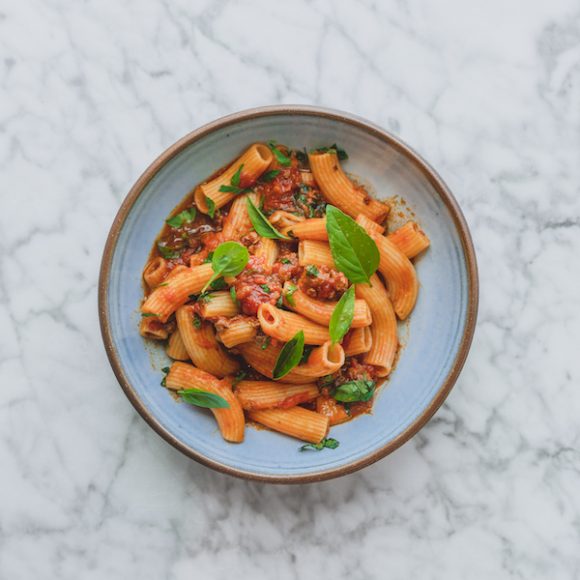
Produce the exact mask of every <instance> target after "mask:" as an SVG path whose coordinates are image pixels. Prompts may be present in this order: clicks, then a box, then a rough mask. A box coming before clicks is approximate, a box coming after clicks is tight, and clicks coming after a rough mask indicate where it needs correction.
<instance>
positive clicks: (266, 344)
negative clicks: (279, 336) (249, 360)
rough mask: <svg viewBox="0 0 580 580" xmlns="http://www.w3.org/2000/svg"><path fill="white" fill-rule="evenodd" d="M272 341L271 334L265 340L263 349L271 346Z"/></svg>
mask: <svg viewBox="0 0 580 580" xmlns="http://www.w3.org/2000/svg"><path fill="white" fill-rule="evenodd" d="M271 342H272V338H271V337H270V336H267V337H266V340H264V342H263V343H262V346H261V347H260V348H261V349H262V350H266V349H267V348H268V347H269V346H270V343H271Z"/></svg>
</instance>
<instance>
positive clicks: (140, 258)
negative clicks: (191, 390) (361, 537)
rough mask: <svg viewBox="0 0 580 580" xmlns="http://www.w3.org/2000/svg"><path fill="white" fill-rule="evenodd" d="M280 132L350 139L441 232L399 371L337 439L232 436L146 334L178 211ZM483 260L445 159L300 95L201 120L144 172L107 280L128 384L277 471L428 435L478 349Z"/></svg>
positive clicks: (300, 471) (196, 434)
mask: <svg viewBox="0 0 580 580" xmlns="http://www.w3.org/2000/svg"><path fill="white" fill-rule="evenodd" d="M270 139H274V140H276V141H278V142H279V143H284V144H286V145H289V146H291V147H303V146H306V147H307V148H313V147H317V146H321V145H328V144H332V143H338V144H340V145H341V146H342V147H343V148H344V149H346V151H347V152H348V153H349V155H350V159H349V160H348V162H347V165H346V169H347V170H348V171H349V172H351V173H353V174H355V175H360V176H364V178H365V181H366V182H369V183H371V184H372V186H373V189H374V193H375V194H376V195H377V197H379V198H385V199H386V198H390V197H392V196H393V195H400V196H402V197H404V199H405V200H406V201H407V202H408V204H409V206H410V207H411V208H412V209H413V211H414V212H415V214H416V219H417V221H418V222H419V223H420V225H421V226H422V227H423V229H424V230H425V231H426V232H427V234H428V235H429V237H430V239H431V248H430V249H429V250H428V251H427V252H426V253H425V254H424V255H423V256H421V257H420V258H419V259H418V260H417V263H416V268H417V274H418V277H419V280H420V291H419V298H418V301H417V304H416V307H415V309H414V311H413V313H412V315H411V317H410V321H409V322H408V324H407V326H406V328H403V329H402V336H403V339H404V343H405V344H404V348H403V349H402V351H401V354H400V359H399V361H398V364H397V366H396V369H395V371H394V372H393V373H392V375H391V377H390V379H389V381H388V382H387V383H386V384H385V385H384V387H383V388H382V389H381V391H380V393H379V395H378V396H377V398H376V401H375V404H374V409H373V413H372V414H369V415H364V416H361V417H358V418H356V419H355V420H353V421H351V422H349V423H346V424H344V425H338V426H335V427H333V428H332V437H334V438H336V439H338V440H339V441H340V447H338V448H337V449H335V450H329V449H325V450H323V451H321V452H316V451H308V452H299V447H300V442H298V441H296V440H294V439H291V438H289V437H286V436H283V435H280V434H277V433H273V432H270V431H266V430H256V429H254V428H251V427H250V428H248V429H247V430H246V439H245V442H244V443H243V444H241V445H233V444H229V443H226V442H225V441H223V439H222V438H221V436H220V434H219V431H218V430H217V427H216V424H215V421H214V419H213V417H212V416H211V414H210V413H208V412H207V411H205V410H202V409H198V408H195V407H191V406H189V405H185V404H178V403H176V401H175V400H174V399H173V398H172V397H171V396H170V394H169V393H168V391H167V390H166V389H164V388H162V387H160V385H159V381H160V379H161V376H162V374H161V371H160V369H161V368H162V367H164V366H166V364H167V362H168V361H167V359H165V355H164V353H163V350H162V349H161V348H158V349H157V348H156V347H155V346H152V345H151V344H150V343H146V342H145V341H144V340H143V339H142V338H141V336H140V335H139V333H138V325H139V321H140V315H139V311H138V307H139V304H140V300H141V298H142V287H141V271H142V268H143V265H144V264H145V262H146V260H147V256H148V254H149V251H150V249H151V246H152V244H153V242H154V240H155V238H156V236H157V234H158V232H159V231H160V229H161V225H162V223H163V220H164V219H165V217H166V216H167V215H168V214H169V213H170V212H171V210H172V209H173V208H174V206H176V205H177V204H178V202H180V201H181V200H182V198H183V197H184V196H185V195H187V194H188V193H189V192H190V191H191V190H192V188H193V187H194V186H195V185H196V184H197V183H199V182H200V181H202V180H203V179H204V178H206V177H207V176H208V175H210V174H212V173H213V172H214V171H215V170H216V169H217V168H219V167H221V166H223V165H225V164H226V163H227V162H229V161H230V160H231V159H234V158H235V157H236V155H238V154H239V153H240V151H242V150H243V149H244V148H245V147H246V146H247V145H248V144H250V143H253V142H256V141H267V140H270ZM477 301H478V286H477V269H476V261H475V255H474V250H473V245H472V242H471V239H470V235H469V231H468V228H467V225H466V223H465V220H464V218H463V215H462V213H461V211H460V209H459V207H458V205H457V202H456V201H455V199H454V198H453V196H452V195H451V193H450V191H449V189H448V188H447V186H446V185H445V184H444V183H443V181H442V180H441V178H440V177H439V176H438V175H437V174H436V173H435V171H434V170H433V169H432V168H431V167H430V166H429V165H427V163H426V162H425V161H423V160H422V159H421V158H420V157H419V156H418V155H417V154H416V153H415V152H414V151H412V150H411V149H410V148H409V147H408V146H407V145H405V144H404V143H402V142H401V141H400V140H399V139H398V138H396V137H394V136H393V135H391V134H389V133H388V132H386V131H385V130H383V129H381V128H379V127H377V126H375V125H373V124H371V123H369V122H367V121H364V120H362V119H360V118H357V117H354V116H351V115H349V114H346V113H341V112H337V111H331V110H325V109H320V108H313V107H301V106H279V107H278V106H276V107H266V108H261V109H253V110H249V111H243V112H241V113H236V114H234V115H230V116H228V117H224V118H222V119H219V120H217V121H215V122H213V123H210V124H209V125H206V126H205V127H202V128H201V129H198V130H196V131H193V132H192V133H190V134H189V135H187V136H185V137H184V138H183V139H181V140H180V141H178V142H177V143H175V145H172V146H171V147H170V148H169V149H167V151H165V152H164V153H162V154H161V155H160V156H159V157H158V158H157V159H156V160H155V161H154V162H153V163H152V164H151V165H150V166H149V168H148V169H147V170H146V171H145V173H144V174H143V175H142V176H141V177H140V178H139V180H138V181H137V183H136V184H135V185H134V186H133V188H132V189H131V191H130V192H129V194H128V196H127V198H126V199H125V201H124V203H123V205H122V206H121V209H120V210H119V213H118V215H117V217H116V218H115V221H114V223H113V226H112V228H111V231H110V234H109V237H108V240H107V244H106V248H105V251H104V256H103V262H102V267H101V276H100V283H99V310H100V312H99V313H100V320H101V328H102V333H103V339H104V342H105V347H106V350H107V354H108V356H109V359H110V362H111V365H112V367H113V370H114V371H115V374H116V376H117V378H118V380H119V383H120V384H121V387H122V388H123V390H124V391H125V393H126V395H127V397H128V398H129V400H130V401H131V403H132V404H133V405H134V407H135V408H136V409H137V411H138V412H139V413H140V414H141V415H142V417H143V418H144V419H145V420H146V421H147V423H148V424H149V425H150V426H151V427H152V428H153V429H155V431H157V433H159V434H160V435H161V436H162V437H163V438H164V439H166V440H167V441H168V442H169V443H171V444H172V445H173V446H174V447H176V448H177V449H179V450H180V451H182V452H183V453H184V454H186V455H188V456H189V457H191V458H193V459H195V460H197V461H199V462H201V463H203V464H204V465H207V466H209V467H212V468H214V469H217V470H219V471H222V472H225V473H228V474H231V475H236V476H240V477H245V478H248V479H256V480H262V481H270V482H283V483H291V482H309V481H319V480H323V479H328V478H331V477H336V476H340V475H344V474H346V473H350V472H353V471H355V470H357V469H361V468H362V467H365V466H367V465H369V464H371V463H373V462H375V461H377V460H378V459H380V458H382V457H384V456H386V455H388V454H389V453H391V452H392V451H393V450H395V449H396V448H397V447H399V446H400V445H402V444H403V443H404V442H405V441H407V440H409V439H410V438H411V437H412V436H413V435H415V434H416V433H417V432H418V431H419V429H421V427H423V425H425V423H426V422H427V421H428V420H429V418H430V417H431V416H432V415H433V414H434V413H435V411H436V410H437V409H438V408H439V406H440V405H441V404H442V403H443V401H444V400H445V397H446V396H447V395H448V394H449V391H450V390H451V388H452V387H453V384H454V383H455V381H456V379H457V376H458V374H459V372H460V370H461V367H462V366H463V363H464V361H465V358H466V355H467V352H468V349H469V346H470V343H471V339H472V335H473V331H474V326H475V319H476V313H477Z"/></svg>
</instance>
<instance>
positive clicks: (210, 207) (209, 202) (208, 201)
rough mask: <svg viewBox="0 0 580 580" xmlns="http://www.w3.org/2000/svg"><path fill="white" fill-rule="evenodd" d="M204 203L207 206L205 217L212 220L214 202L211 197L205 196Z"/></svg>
mask: <svg viewBox="0 0 580 580" xmlns="http://www.w3.org/2000/svg"><path fill="white" fill-rule="evenodd" d="M205 203H206V204H207V215H209V217H210V218H211V219H213V218H214V216H215V202H214V200H213V199H212V198H211V197H207V196H206V197H205Z"/></svg>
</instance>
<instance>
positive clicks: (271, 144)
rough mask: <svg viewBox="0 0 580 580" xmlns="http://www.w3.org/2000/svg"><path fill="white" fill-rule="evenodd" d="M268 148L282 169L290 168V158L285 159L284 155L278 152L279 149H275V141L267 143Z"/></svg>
mask: <svg viewBox="0 0 580 580" xmlns="http://www.w3.org/2000/svg"><path fill="white" fill-rule="evenodd" d="M268 147H269V148H270V151H272V153H273V154H274V157H275V158H276V161H277V162H278V163H279V164H280V165H283V166H284V167H289V166H290V163H291V160H290V157H286V155H284V153H282V151H280V149H278V147H276V141H268Z"/></svg>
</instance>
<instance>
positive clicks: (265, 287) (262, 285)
mask: <svg viewBox="0 0 580 580" xmlns="http://www.w3.org/2000/svg"><path fill="white" fill-rule="evenodd" d="M260 288H261V289H262V290H263V291H264V292H266V294H270V292H271V290H270V286H268V284H260Z"/></svg>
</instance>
